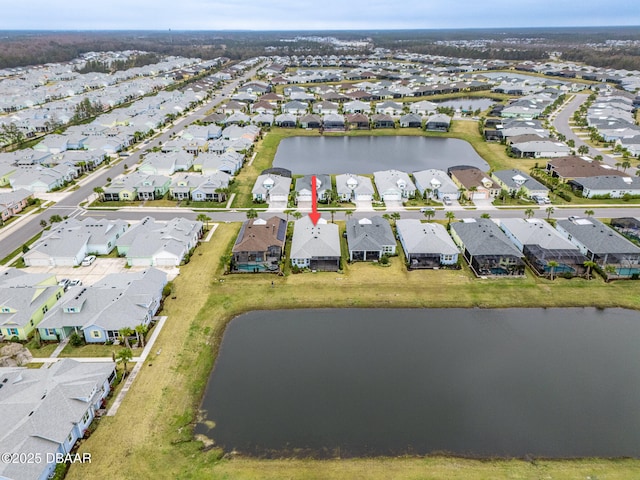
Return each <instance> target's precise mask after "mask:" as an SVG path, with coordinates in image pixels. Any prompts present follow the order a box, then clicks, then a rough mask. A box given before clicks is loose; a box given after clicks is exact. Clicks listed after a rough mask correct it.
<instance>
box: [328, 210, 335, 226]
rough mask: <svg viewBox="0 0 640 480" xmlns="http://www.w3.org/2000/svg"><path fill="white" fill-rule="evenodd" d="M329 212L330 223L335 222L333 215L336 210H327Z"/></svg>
mask: <svg viewBox="0 0 640 480" xmlns="http://www.w3.org/2000/svg"><path fill="white" fill-rule="evenodd" d="M329 213H330V214H331V223H336V222H334V221H333V217H334V216H335V214H336V211H335V210H329Z"/></svg>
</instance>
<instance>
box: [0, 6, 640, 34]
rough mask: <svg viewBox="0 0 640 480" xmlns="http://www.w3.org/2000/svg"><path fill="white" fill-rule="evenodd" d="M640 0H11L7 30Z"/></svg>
mask: <svg viewBox="0 0 640 480" xmlns="http://www.w3.org/2000/svg"><path fill="white" fill-rule="evenodd" d="M638 5H639V4H638V1H637V0H618V1H617V2H611V3H607V2H602V1H600V0H553V1H551V0H490V1H481V0H438V1H434V0H400V1H393V0H385V1H382V0H366V1H365V0H351V1H344V0H323V1H315V2H305V1H304V0H295V1H294V0H227V1H219V0H171V1H169V0H102V1H101V0H98V1H95V2H94V1H87V0H58V1H52V0H29V1H26V0H13V1H11V0H6V1H4V2H3V5H2V13H1V14H0V29H3V30H7V29H8V30H21V29H42V30H95V29H109V30H114V29H115V30H120V29H122V30H125V29H126V30H130V29H144V30H166V29H169V28H171V29H173V30H334V29H335V30H338V29H340V30H348V29H403V28H481V27H545V26H548V27H554V26H605V25H640V6H638Z"/></svg>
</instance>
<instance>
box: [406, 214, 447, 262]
mask: <svg viewBox="0 0 640 480" xmlns="http://www.w3.org/2000/svg"><path fill="white" fill-rule="evenodd" d="M396 230H397V232H398V239H399V240H400V243H401V244H402V249H403V250H404V254H405V258H406V261H407V267H408V268H409V269H418V268H440V267H443V266H456V265H457V264H458V254H459V251H458V248H457V247H456V245H455V243H453V240H452V239H451V237H450V236H449V234H448V233H447V229H446V228H445V227H444V226H443V225H440V224H439V223H423V222H421V221H420V220H417V219H413V218H411V219H400V220H397V221H396Z"/></svg>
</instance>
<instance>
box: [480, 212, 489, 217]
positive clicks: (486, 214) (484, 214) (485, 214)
mask: <svg viewBox="0 0 640 480" xmlns="http://www.w3.org/2000/svg"><path fill="white" fill-rule="evenodd" d="M480 218H491V215H489V214H488V213H483V214H482V215H480Z"/></svg>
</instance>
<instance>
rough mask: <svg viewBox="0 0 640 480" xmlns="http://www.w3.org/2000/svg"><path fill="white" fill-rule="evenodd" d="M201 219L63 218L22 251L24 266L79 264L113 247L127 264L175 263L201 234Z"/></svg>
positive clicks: (192, 247)
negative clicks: (26, 249) (162, 220)
mask: <svg viewBox="0 0 640 480" xmlns="http://www.w3.org/2000/svg"><path fill="white" fill-rule="evenodd" d="M202 226H203V225H202V222H199V221H193V220H187V219H185V218H182V217H176V218H174V219H173V220H171V221H168V222H159V221H156V220H155V219H154V218H152V217H148V216H147V217H145V218H143V219H142V220H141V221H140V222H137V223H135V224H133V225H129V224H128V223H127V222H125V221H123V220H106V219H93V218H86V219H84V220H82V221H80V220H76V219H72V218H69V219H66V220H64V221H63V222H60V223H57V224H54V225H53V226H52V228H51V229H50V230H48V231H46V232H45V234H44V235H43V236H42V237H41V238H40V239H39V240H38V241H37V242H35V243H34V244H33V245H32V246H31V247H30V249H29V250H28V251H27V252H26V253H25V254H24V257H23V258H24V262H25V265H26V266H41V267H44V266H46V267H60V266H79V265H81V264H82V260H83V259H84V258H85V257H86V256H87V255H109V254H110V253H111V252H112V251H113V250H114V249H116V251H117V253H118V255H119V256H121V257H126V259H127V264H128V265H129V266H177V265H180V263H181V262H182V261H183V260H184V258H185V256H186V255H187V254H188V253H189V252H190V251H191V250H193V249H194V248H195V247H196V245H197V244H198V241H199V239H200V237H201V236H202Z"/></svg>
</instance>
